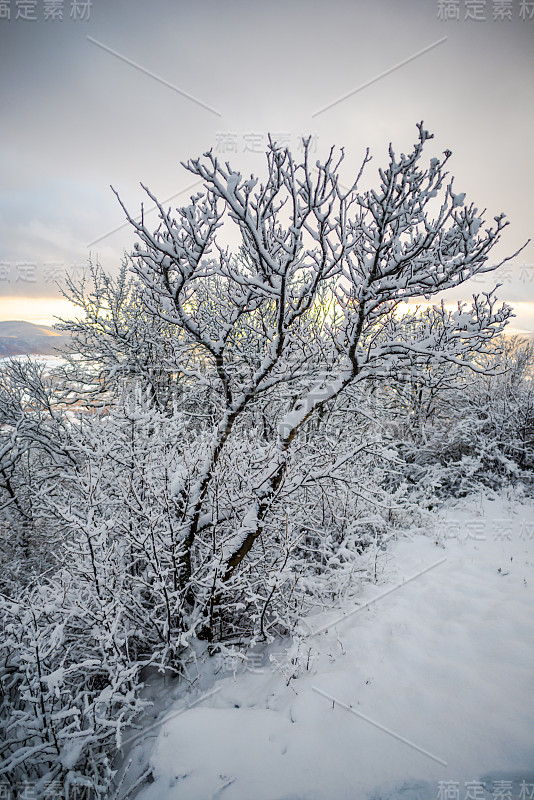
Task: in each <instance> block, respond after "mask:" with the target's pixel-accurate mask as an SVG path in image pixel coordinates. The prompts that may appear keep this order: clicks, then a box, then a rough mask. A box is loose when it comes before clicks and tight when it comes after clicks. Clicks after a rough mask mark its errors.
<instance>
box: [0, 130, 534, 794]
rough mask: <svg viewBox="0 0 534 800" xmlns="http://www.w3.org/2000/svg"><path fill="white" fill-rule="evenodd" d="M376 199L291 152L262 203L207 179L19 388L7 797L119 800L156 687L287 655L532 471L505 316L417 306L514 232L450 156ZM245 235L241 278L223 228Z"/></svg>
mask: <svg viewBox="0 0 534 800" xmlns="http://www.w3.org/2000/svg"><path fill="white" fill-rule="evenodd" d="M418 130H419V136H418V141H417V142H416V144H415V145H414V147H413V150H412V151H411V152H410V153H409V154H408V155H404V154H402V155H401V156H400V157H399V156H397V155H396V154H395V152H394V151H393V149H392V148H390V151H389V162H388V165H387V166H386V167H385V168H383V169H381V170H379V185H378V188H377V189H376V190H369V191H366V192H360V191H359V189H358V181H359V178H360V177H361V173H362V172H363V170H364V168H365V167H366V165H367V163H368V161H369V160H370V159H369V155H368V154H367V155H366V157H365V159H364V162H363V164H362V168H361V170H360V175H359V176H358V178H357V180H356V182H355V183H354V185H353V186H352V187H351V188H350V189H349V190H344V189H342V187H341V185H340V183H339V178H338V173H339V165H340V161H341V158H338V157H336V155H335V153H334V151H332V152H331V153H330V155H329V157H328V158H327V160H326V161H325V163H324V164H317V165H312V164H311V163H310V161H309V155H310V154H309V149H308V147H305V148H304V156H303V160H302V162H301V163H298V162H296V161H295V160H294V158H293V157H292V155H291V153H290V152H289V151H288V150H284V149H281V148H278V147H277V146H276V145H275V144H272V145H271V146H270V148H269V151H268V153H267V177H266V179H265V181H264V182H263V183H261V182H259V180H258V179H256V178H253V177H251V178H250V179H245V178H243V177H242V176H241V175H240V174H239V173H236V172H234V171H232V170H231V168H230V166H229V165H227V164H226V165H223V164H221V163H219V162H218V160H217V159H216V158H215V157H214V156H213V154H212V153H207V154H206V155H205V156H204V157H203V158H202V159H198V160H194V161H191V162H188V163H187V164H185V165H184V166H185V168H186V169H188V170H189V171H190V172H192V173H193V174H194V175H195V176H196V177H198V178H199V179H201V180H202V182H203V190H202V191H201V192H199V193H198V194H197V195H195V196H193V197H192V198H191V202H190V204H189V205H187V206H185V207H183V208H178V209H175V210H174V211H172V210H171V209H165V208H163V206H162V205H161V204H159V203H157V200H156V198H154V197H153V196H152V195H151V194H150V192H149V191H148V190H147V193H148V195H149V196H150V198H151V199H152V200H153V201H154V202H156V203H157V205H158V209H159V219H160V223H159V227H158V228H157V229H156V230H155V231H153V230H151V229H150V228H149V227H147V225H146V224H145V223H144V220H142V221H141V222H136V221H135V220H134V219H133V218H132V217H131V216H130V214H129V212H128V211H126V209H125V211H126V214H127V218H128V220H129V221H130V223H131V225H132V226H133V228H134V230H135V232H136V233H137V236H138V238H139V244H138V245H136V249H135V252H134V254H133V256H132V257H131V259H127V260H125V262H124V264H123V267H122V269H121V271H120V274H119V276H118V277H117V278H112V277H110V276H109V275H107V274H106V273H105V272H104V271H103V270H102V269H100V268H99V267H98V266H91V269H90V274H89V276H88V278H87V279H86V280H85V281H84V282H82V283H80V284H79V285H74V284H70V286H69V289H68V294H69V296H70V298H71V299H72V300H73V301H74V302H75V303H76V304H77V306H78V308H79V310H80V314H79V316H78V318H77V319H76V320H71V321H67V322H64V323H63V324H62V325H61V327H62V328H63V329H65V330H68V331H70V333H71V335H72V337H73V338H72V342H73V344H72V352H71V353H70V354H69V355H68V356H67V358H66V361H65V366H64V367H63V368H61V369H56V370H55V371H52V373H50V372H47V371H46V370H45V369H44V368H43V367H42V366H39V365H37V364H35V363H33V362H31V361H28V362H26V363H25V362H21V361H11V362H9V361H8V362H5V363H4V364H3V366H2V384H1V390H0V391H1V395H0V414H1V417H0V524H1V526H2V556H1V558H2V571H1V573H0V583H1V587H0V591H1V595H0V615H1V618H2V632H3V635H2V645H1V652H0V680H1V682H2V689H3V699H2V709H1V712H0V713H1V720H2V722H1V724H2V727H3V736H2V744H0V759H1V763H2V765H3V766H2V767H1V769H0V774H3V775H7V776H9V779H10V780H12V781H14V782H17V781H20V780H23V779H26V778H27V779H31V780H39V781H40V783H39V787H40V789H41V790H42V791H43V792H45V791H46V787H47V786H50V785H51V782H54V781H56V782H59V783H60V784H61V786H62V789H61V791H63V792H64V793H65V796H69V792H70V793H71V794H72V793H73V792H74V790H75V789H76V787H80V786H83V785H89V786H91V787H92V791H93V792H94V793H95V796H102V797H108V796H110V788H109V787H110V785H111V783H112V779H113V774H114V769H115V764H114V757H115V753H116V751H117V749H118V748H120V745H121V737H122V732H123V730H124V729H125V728H126V727H127V726H129V725H131V724H133V723H134V720H135V719H136V718H137V717H138V716H139V714H140V713H141V712H142V711H143V707H144V706H143V702H142V701H141V699H140V693H139V686H140V680H141V670H142V669H143V667H148V666H151V667H157V668H159V669H161V670H166V671H168V672H171V673H172V674H176V675H181V674H183V673H184V671H185V670H186V668H187V662H188V658H189V657H190V655H191V654H192V653H195V652H196V651H197V650H198V643H199V642H204V643H206V644H205V645H204V646H205V648H206V650H207V651H208V652H214V651H215V650H216V649H217V647H227V646H229V645H240V644H244V643H247V644H248V645H250V644H254V643H255V642H257V641H260V640H269V639H271V638H273V637H274V636H276V635H280V634H288V633H291V632H292V631H293V630H294V629H295V626H296V624H297V622H298V621H299V619H301V618H302V617H303V616H304V615H305V614H306V613H307V612H308V611H309V610H310V609H318V608H320V607H322V606H324V605H326V604H328V603H336V602H337V603H339V602H341V601H342V599H343V598H345V597H346V596H348V595H351V594H355V593H356V592H357V591H358V587H359V586H360V585H361V581H365V580H373V579H376V562H377V553H379V552H380V549H381V548H382V547H384V546H385V545H386V543H387V540H388V538H389V537H390V536H392V535H394V534H395V530H396V529H397V528H398V527H399V526H402V525H410V524H412V523H413V522H414V520H416V519H417V515H420V514H423V513H425V512H426V510H427V509H430V508H432V507H433V506H435V505H436V504H437V503H439V502H440V501H441V500H442V499H443V498H445V497H447V496H449V495H450V494H456V495H459V494H465V493H467V492H469V491H471V490H472V489H473V488H474V487H475V486H476V485H477V483H480V482H486V483H489V484H490V485H492V486H495V487H496V486H499V485H501V484H502V483H503V482H506V481H517V480H525V481H528V479H529V478H528V476H529V474H530V471H531V470H532V467H533V465H534V422H533V417H532V409H533V404H534V395H533V391H532V383H531V381H530V370H531V368H532V363H533V349H532V345H530V344H528V343H523V342H521V341H517V340H515V341H511V342H509V341H508V340H506V339H504V338H503V337H502V336H500V334H502V332H503V330H504V329H505V326H506V324H507V321H508V319H509V317H510V315H511V310H510V309H509V308H508V307H506V306H502V307H498V306H497V301H496V298H495V296H494V294H493V293H489V294H482V295H478V296H474V298H473V302H472V304H471V305H463V304H460V305H459V306H458V308H457V309H456V310H454V311H450V310H448V309H447V308H446V307H445V305H444V304H443V303H442V302H441V303H439V304H436V305H434V306H431V307H429V308H418V309H417V310H415V311H403V308H405V307H404V306H403V303H405V302H406V301H409V300H410V299H412V298H419V297H421V296H425V297H426V298H431V297H432V296H434V295H436V294H438V293H441V291H442V290H445V289H454V288H455V287H458V286H460V285H461V284H463V283H464V282H465V281H467V280H468V279H469V278H470V277H472V276H474V275H477V274H480V273H484V272H487V271H490V270H492V269H495V268H496V267H495V266H491V265H489V263H488V255H489V253H490V251H491V250H492V248H493V247H494V245H495V244H496V243H497V242H498V241H499V239H500V236H501V233H502V231H503V229H504V228H505V227H506V225H507V223H506V222H505V220H504V217H503V216H502V215H501V216H498V217H496V218H495V219H494V224H493V225H490V226H489V227H484V222H483V219H482V215H481V214H480V213H479V212H478V210H477V209H476V208H475V207H474V206H473V205H472V204H470V205H466V203H465V197H464V195H461V194H456V193H455V192H454V191H453V184H452V180H449V178H448V173H447V171H446V164H447V162H448V159H449V157H450V153H449V152H448V151H446V152H445V154H444V156H443V157H441V158H432V159H430V161H429V162H428V164H426V165H424V164H423V159H422V154H423V149H424V147H425V145H426V143H427V140H428V139H430V138H432V137H431V136H430V135H429V134H428V133H427V132H426V131H425V130H424V128H423V126H422V124H421V125H419V126H418ZM223 225H225V226H230V227H234V228H236V229H237V231H238V233H239V235H240V237H241V239H240V240H241V244H240V247H239V249H238V250H237V252H231V251H230V250H229V248H228V247H227V246H225V245H224V244H222V239H221V238H220V237H221V231H220V229H221V227H222V226H223Z"/></svg>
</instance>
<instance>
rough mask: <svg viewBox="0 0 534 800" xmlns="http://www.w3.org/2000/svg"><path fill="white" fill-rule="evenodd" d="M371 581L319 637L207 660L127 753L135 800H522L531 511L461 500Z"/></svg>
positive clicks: (533, 552) (527, 750) (526, 775)
mask: <svg viewBox="0 0 534 800" xmlns="http://www.w3.org/2000/svg"><path fill="white" fill-rule="evenodd" d="M443 559H446V560H445V561H443ZM438 562H442V563H438ZM433 565H436V566H433ZM428 567H432V569H430V570H427V571H426V572H424V574H419V573H420V572H422V571H423V570H425V569H426V568H428ZM381 568H382V572H381V575H380V578H379V582H378V584H376V585H371V584H370V585H368V586H367V588H366V590H365V592H364V593H363V594H362V595H361V598H360V600H361V603H362V607H361V608H360V610H359V611H356V613H353V614H352V615H351V616H350V617H348V618H347V619H345V620H344V621H342V622H339V623H337V624H335V625H331V627H330V628H329V629H328V630H327V631H325V632H322V633H319V634H316V635H307V636H305V635H303V636H302V637H301V638H300V640H299V639H298V638H295V639H294V640H293V642H289V641H286V642H284V643H280V642H279V643H276V644H273V645H270V646H269V648H267V649H266V650H265V651H263V652H255V653H254V654H252V657H251V658H250V660H249V668H248V669H247V670H244V669H243V667H242V666H240V665H239V666H237V667H235V669H234V671H232V663H231V662H229V660H228V658H227V657H226V658H225V659H221V658H219V659H218V662H217V659H216V658H214V659H210V662H209V664H208V666H207V667H206V669H205V671H204V672H203V673H202V674H201V676H200V678H199V679H198V680H197V682H196V683H195V686H194V689H192V690H191V691H190V692H189V693H188V694H183V693H182V690H181V689H180V690H179V693H178V697H177V700H176V701H175V704H174V706H171V707H169V706H167V707H166V708H165V712H164V716H165V717H166V718H167V720H168V721H166V722H165V723H164V724H163V725H162V726H161V727H160V728H155V729H153V730H150V731H147V732H146V733H145V735H144V736H142V737H141V738H140V739H139V740H138V741H137V743H136V744H135V746H134V747H133V748H132V749H131V752H130V754H129V757H130V758H132V761H133V764H134V767H133V769H132V771H131V772H132V776H133V775H134V774H136V773H137V772H138V771H139V770H140V769H141V764H142V762H143V761H145V764H146V758H147V754H148V753H149V754H150V756H149V757H150V765H151V768H152V780H153V782H152V783H150V784H148V785H145V786H144V787H143V788H142V790H141V791H140V792H139V794H138V795H137V796H138V798H139V800H208V798H221V800H345V798H346V799H347V800H352V799H353V798H358V799H359V798H362V799H363V798H369V800H370V799H371V798H373V800H386V798H389V799H390V800H393V798H395V799H397V800H399V799H400V798H404V800H427V798H428V799H430V798H436V797H442V798H443V800H455V798H458V799H459V800H465V798H471V800H474V798H476V800H480V799H481V798H492V800H494V799H495V798H497V800H498V799H499V798H500V800H527V799H528V798H529V797H534V720H533V716H534V702H533V701H534V680H533V679H534V613H533V612H534V513H533V505H532V504H531V503H530V502H526V501H525V502H524V503H523V504H520V503H519V502H517V501H507V500H506V499H503V498H500V499H494V500H490V499H489V498H488V497H486V498H482V497H480V498H475V499H471V500H469V501H465V500H464V501H462V502H461V503H460V504H458V505H457V506H456V507H454V506H451V507H449V508H448V509H447V510H446V511H445V512H442V513H441V514H440V517H439V519H438V521H437V525H436V529H435V531H429V532H427V533H426V535H424V534H423V533H420V534H417V535H415V536H411V537H409V538H408V537H406V538H403V539H400V540H398V541H397V542H395V543H393V544H392V546H391V548H390V550H389V551H388V554H387V556H385V557H384V559H383V560H382V564H381ZM412 576H417V577H414V579H413V580H411V581H410V582H409V583H405V585H404V586H402V585H401V584H402V583H403V581H404V582H405V581H406V579H407V578H410V577H412ZM388 590H392V591H389V592H388ZM369 601H372V602H369ZM366 602H368V605H363V604H365V603H366ZM354 608H355V606H353V607H352V608H347V609H345V611H346V612H350V611H354ZM337 616H338V617H339V615H337ZM333 618H335V615H334V614H328V615H324V614H323V615H321V616H320V617H316V618H315V619H308V620H307V623H306V624H307V626H309V627H310V628H311V630H317V629H320V628H322V627H324V626H325V625H326V624H328V623H329V622H330V621H331V620H332V619H333ZM303 630H304V629H303ZM287 649H290V655H293V656H296V657H297V661H298V663H297V665H296V666H295V665H292V664H291V663H290V661H289V658H288V655H287V654H286V652H285V651H286V650H287ZM273 654H274V657H275V658H276V662H278V663H275V662H274V661H273V660H271V661H269V655H271V656H272V655H273ZM215 672H217V674H214V673H215ZM292 674H295V675H296V677H294V678H291V675H292ZM286 678H290V681H289V685H287V684H288V681H287V679H286ZM214 689H215V690H216V692H215V693H212V694H211V695H210V696H209V697H206V698H205V699H204V700H202V699H201V698H202V696H203V694H205V693H208V692H213V690H214ZM320 692H323V693H325V694H327V695H328V696H329V697H333V698H335V699H336V700H337V701H338V703H337V704H336V703H335V702H334V703H333V702H332V701H331V700H330V699H327V698H326V697H325V696H324V694H321V693H320ZM199 698H200V701H199V702H198V704H197V705H195V707H193V708H190V709H189V710H186V711H185V712H183V713H178V712H179V711H180V710H182V709H183V708H184V707H185V706H187V705H188V704H190V703H191V702H194V701H196V700H199ZM159 699H160V703H161V702H162V697H160V698H159ZM165 702H168V698H167V700H165ZM339 703H342V704H345V705H346V706H352V708H353V710H354V711H355V712H356V713H351V711H350V710H347V709H345V708H344V707H343V706H342V705H340V704H339ZM357 714H363V715H365V717H367V718H368V719H363V718H362V717H360V716H357ZM375 723H376V724H378V725H380V726H383V727H385V728H387V729H388V730H389V732H386V731H384V730H383V729H380V728H379V727H376V724H375ZM421 750H424V751H426V754H425V753H423V752H421ZM441 762H446V766H445V764H443V763H441ZM473 781H474V783H469V782H473ZM440 782H442V783H440ZM127 783H128V781H125V786H126V785H127ZM522 783H523V785H522ZM499 792H501V793H500V794H499Z"/></svg>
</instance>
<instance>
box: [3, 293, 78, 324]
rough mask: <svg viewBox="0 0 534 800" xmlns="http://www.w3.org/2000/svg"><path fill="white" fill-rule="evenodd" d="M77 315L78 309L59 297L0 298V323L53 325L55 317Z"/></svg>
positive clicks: (66, 317) (55, 320)
mask: <svg viewBox="0 0 534 800" xmlns="http://www.w3.org/2000/svg"><path fill="white" fill-rule="evenodd" d="M78 315H79V310H78V308H77V307H76V306H75V305H74V304H73V303H71V302H70V300H67V299H66V298H61V297H0V322H12V321H15V320H21V321H22V322H33V324H34V325H50V326H52V325H55V324H56V322H57V319H56V317H63V318H64V319H70V318H72V317H74V316H78Z"/></svg>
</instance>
